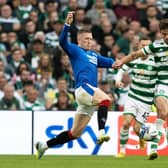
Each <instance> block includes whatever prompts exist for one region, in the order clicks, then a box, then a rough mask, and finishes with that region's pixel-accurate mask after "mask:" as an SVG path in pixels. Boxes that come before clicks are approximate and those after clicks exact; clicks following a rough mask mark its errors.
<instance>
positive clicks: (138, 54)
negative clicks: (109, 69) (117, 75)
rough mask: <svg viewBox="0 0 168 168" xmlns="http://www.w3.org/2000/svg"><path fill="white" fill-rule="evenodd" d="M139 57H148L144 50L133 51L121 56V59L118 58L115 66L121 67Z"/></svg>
mask: <svg viewBox="0 0 168 168" xmlns="http://www.w3.org/2000/svg"><path fill="white" fill-rule="evenodd" d="M139 57H142V58H144V57H146V55H144V53H143V51H142V50H138V51H135V52H133V53H131V54H130V55H128V56H125V57H123V58H121V59H120V60H117V61H116V62H115V63H114V64H113V68H120V67H121V66H122V65H123V64H126V63H128V62H131V61H133V60H135V59H137V58H139Z"/></svg>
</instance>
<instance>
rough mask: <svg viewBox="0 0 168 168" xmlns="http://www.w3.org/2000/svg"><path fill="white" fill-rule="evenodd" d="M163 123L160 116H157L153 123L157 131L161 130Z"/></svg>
mask: <svg viewBox="0 0 168 168" xmlns="http://www.w3.org/2000/svg"><path fill="white" fill-rule="evenodd" d="M163 123H164V120H162V119H160V118H157V119H156V122H155V124H156V129H157V130H158V131H160V132H161V131H162V128H163Z"/></svg>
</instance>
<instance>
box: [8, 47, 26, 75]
mask: <svg viewBox="0 0 168 168" xmlns="http://www.w3.org/2000/svg"><path fill="white" fill-rule="evenodd" d="M7 59H8V66H10V67H11V68H12V69H13V72H15V71H16V69H17V68H18V66H19V64H20V63H21V62H22V61H24V58H23V54H22V51H21V49H20V48H13V49H12V53H11V55H10V56H8V57H7Z"/></svg>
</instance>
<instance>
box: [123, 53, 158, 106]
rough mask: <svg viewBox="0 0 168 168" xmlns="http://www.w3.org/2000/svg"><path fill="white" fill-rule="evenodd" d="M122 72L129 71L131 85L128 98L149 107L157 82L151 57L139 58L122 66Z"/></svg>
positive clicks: (155, 68)
mask: <svg viewBox="0 0 168 168" xmlns="http://www.w3.org/2000/svg"><path fill="white" fill-rule="evenodd" d="M122 70H123V71H128V70H131V80H132V81H131V85H130V89H129V92H128V96H129V97H131V98H133V99H136V100H138V101H141V102H143V103H145V104H149V105H151V104H152V103H153V99H154V92H155V84H156V81H157V66H156V64H155V61H154V57H153V56H149V57H148V58H147V59H145V60H142V59H141V58H139V59H137V60H134V61H132V62H130V63H128V64H125V65H123V67H122Z"/></svg>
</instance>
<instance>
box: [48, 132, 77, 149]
mask: <svg viewBox="0 0 168 168" xmlns="http://www.w3.org/2000/svg"><path fill="white" fill-rule="evenodd" d="M73 139H75V138H74V137H72V135H71V134H70V131H64V132H62V133H60V134H59V135H57V136H56V138H53V139H50V140H48V141H47V145H48V147H49V148H50V147H53V146H56V145H60V144H64V143H66V142H69V141H71V140H73Z"/></svg>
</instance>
